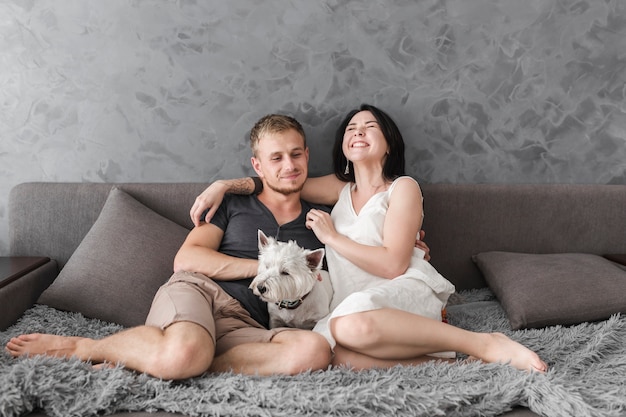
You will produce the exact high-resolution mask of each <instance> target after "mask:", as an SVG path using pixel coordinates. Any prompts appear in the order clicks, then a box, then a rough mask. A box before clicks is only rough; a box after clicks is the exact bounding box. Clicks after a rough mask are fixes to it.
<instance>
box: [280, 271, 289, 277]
mask: <svg viewBox="0 0 626 417" xmlns="http://www.w3.org/2000/svg"><path fill="white" fill-rule="evenodd" d="M280 275H282V276H284V277H286V276H287V275H289V273H288V272H286V271H280Z"/></svg>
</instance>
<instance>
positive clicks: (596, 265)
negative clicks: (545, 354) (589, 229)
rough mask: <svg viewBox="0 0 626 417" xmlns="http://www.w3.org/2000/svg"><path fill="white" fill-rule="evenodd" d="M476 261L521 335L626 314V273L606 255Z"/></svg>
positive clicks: (503, 255) (497, 256) (492, 256)
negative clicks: (541, 328)
mask: <svg viewBox="0 0 626 417" xmlns="http://www.w3.org/2000/svg"><path fill="white" fill-rule="evenodd" d="M473 260H474V262H475V263H476V265H477V266H478V268H479V269H480V270H481V272H482V273H483V275H484V277H485V280H486V281H487V284H488V285H489V288H491V290H492V291H493V292H494V294H495V295H496V297H497V298H498V300H499V301H500V303H501V304H502V307H503V308H504V310H505V311H506V314H507V317H508V319H509V322H510V323H511V327H512V328H513V329H515V330H517V329H525V328H540V327H545V326H551V325H558V324H560V325H571V324H577V323H582V322H586V321H597V320H603V319H606V318H608V317H610V316H611V315H612V314H615V313H619V312H626V297H625V296H624V294H625V293H626V272H625V271H624V270H622V269H620V268H619V267H617V266H616V265H615V264H613V263H612V262H610V261H608V260H607V259H604V258H603V257H601V256H597V255H591V254H583V253H560V254H525V253H512V252H484V253H480V254H478V255H475V256H474V257H473Z"/></svg>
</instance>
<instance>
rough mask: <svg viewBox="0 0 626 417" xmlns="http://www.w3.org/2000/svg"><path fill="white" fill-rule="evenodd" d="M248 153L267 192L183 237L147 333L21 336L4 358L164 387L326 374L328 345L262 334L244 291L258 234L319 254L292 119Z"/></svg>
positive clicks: (259, 130) (230, 203)
mask: <svg viewBox="0 0 626 417" xmlns="http://www.w3.org/2000/svg"><path fill="white" fill-rule="evenodd" d="M250 144H251V148H252V153H253V157H252V158H251V162H252V166H253V168H254V170H255V171H256V173H257V174H258V176H259V177H260V178H261V179H262V181H263V191H262V192H260V193H259V194H258V195H254V196H229V197H228V198H227V199H226V200H225V203H224V204H223V205H222V207H220V209H219V210H218V211H217V212H216V214H215V216H214V218H213V219H212V220H211V222H210V223H202V224H200V225H198V226H197V227H195V228H194V229H193V230H192V231H191V232H190V233H189V235H188V236H187V239H186V240H185V242H184V243H183V245H182V246H181V248H180V250H179V251H178V253H177V254H176V257H175V260H174V275H173V276H172V277H171V278H170V280H169V281H168V282H167V283H166V284H165V285H163V286H162V287H161V288H160V289H159V291H158V292H157V294H156V295H155V298H154V301H153V304H152V307H151V310H150V313H149V314H148V317H147V319H146V324H145V325H144V326H139V327H135V328H131V329H128V330H125V331H122V332H120V333H117V334H114V335H111V336H109V337H106V338H104V339H100V340H94V339H89V338H82V337H64V336H56V335H49V334H30V335H21V336H19V337H16V338H13V339H11V340H10V341H9V342H8V343H7V346H6V349H7V351H8V352H9V353H10V354H11V355H13V356H15V357H17V356H24V355H27V356H31V355H37V354H43V355H49V356H57V357H71V356H76V357H78V358H79V359H81V360H84V361H92V362H94V363H105V362H110V363H118V362H119V363H122V364H124V366H126V367H127V368H129V369H133V370H136V371H139V372H146V373H148V374H150V375H153V376H155V377H158V378H163V379H183V378H188V377H192V376H197V375H200V374H202V373H203V372H205V371H207V370H210V371H215V372H220V371H229V370H233V371H235V372H240V373H244V374H260V375H270V374H287V375H293V374H296V373H299V372H302V371H305V370H309V369H310V370H317V369H325V368H326V367H327V366H328V365H329V364H330V361H331V351H330V347H329V345H328V342H326V339H325V338H324V337H323V336H321V335H320V334H317V333H314V332H311V331H306V330H299V329H286V328H280V329H272V330H268V329H267V328H266V327H265V326H264V324H266V322H267V320H268V317H267V309H266V306H265V305H264V304H263V303H261V302H260V300H258V298H256V297H255V296H254V295H252V293H251V292H250V291H249V290H248V288H247V285H248V284H249V282H250V280H251V278H252V277H254V276H255V275H256V272H257V260H256V259H257V229H259V228H260V229H261V230H263V231H264V232H265V233H266V234H267V235H269V236H274V237H276V238H277V239H279V240H290V239H293V240H296V241H297V242H298V243H299V244H300V245H302V246H304V247H307V248H310V249H316V248H319V247H322V246H323V245H322V244H321V243H320V242H319V241H318V240H317V238H316V237H315V235H314V234H313V232H312V231H310V230H308V229H306V227H305V216H306V213H307V212H308V211H309V210H310V209H311V208H312V206H311V205H309V204H308V203H306V202H304V201H301V200H300V190H301V189H302V186H303V184H304V181H305V180H306V178H307V173H308V159H309V150H308V148H307V147H306V139H305V135H304V131H303V129H302V126H301V125H300V123H298V122H297V121H296V120H295V119H293V118H291V117H287V116H281V115H269V116H266V117H264V118H262V119H261V120H259V122H257V124H256V125H255V126H254V128H253V129H252V131H251V133H250ZM209 277H210V278H209ZM218 283H219V284H218ZM233 296H235V297H237V298H234V297H233ZM238 300H240V301H238ZM244 306H245V308H244Z"/></svg>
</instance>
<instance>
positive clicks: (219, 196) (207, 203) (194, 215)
mask: <svg viewBox="0 0 626 417" xmlns="http://www.w3.org/2000/svg"><path fill="white" fill-rule="evenodd" d="M227 191H228V186H226V185H225V184H223V183H222V182H220V181H215V182H214V183H212V184H211V185H209V186H208V187H207V188H206V189H205V190H204V191H203V192H202V193H201V194H200V195H199V196H198V197H196V201H195V202H194V203H193V206H192V207H191V210H190V211H189V215H190V216H191V221H192V222H193V224H194V225H195V226H196V227H198V226H200V223H202V222H203V221H205V222H207V223H208V222H210V221H211V219H212V218H213V215H214V214H215V212H216V211H217V208H218V207H219V206H220V204H222V200H223V199H224V194H226V192H227ZM206 209H209V211H208V212H207V214H206V216H204V219H202V218H201V217H202V213H204V211H205V210H206Z"/></svg>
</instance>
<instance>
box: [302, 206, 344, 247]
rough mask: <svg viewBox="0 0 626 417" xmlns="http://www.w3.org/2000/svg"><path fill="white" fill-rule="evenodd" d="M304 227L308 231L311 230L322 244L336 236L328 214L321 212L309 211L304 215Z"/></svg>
mask: <svg viewBox="0 0 626 417" xmlns="http://www.w3.org/2000/svg"><path fill="white" fill-rule="evenodd" d="M305 225H306V227H307V228H308V229H311V230H313V232H314V233H315V236H317V238H318V239H319V240H320V242H322V243H323V244H327V243H328V242H329V240H330V239H331V238H332V237H333V236H334V235H336V234H337V231H336V230H335V225H333V220H332V219H331V218H330V214H328V213H326V212H325V211H323V210H317V209H311V210H309V212H308V213H307V215H306V222H305Z"/></svg>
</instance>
